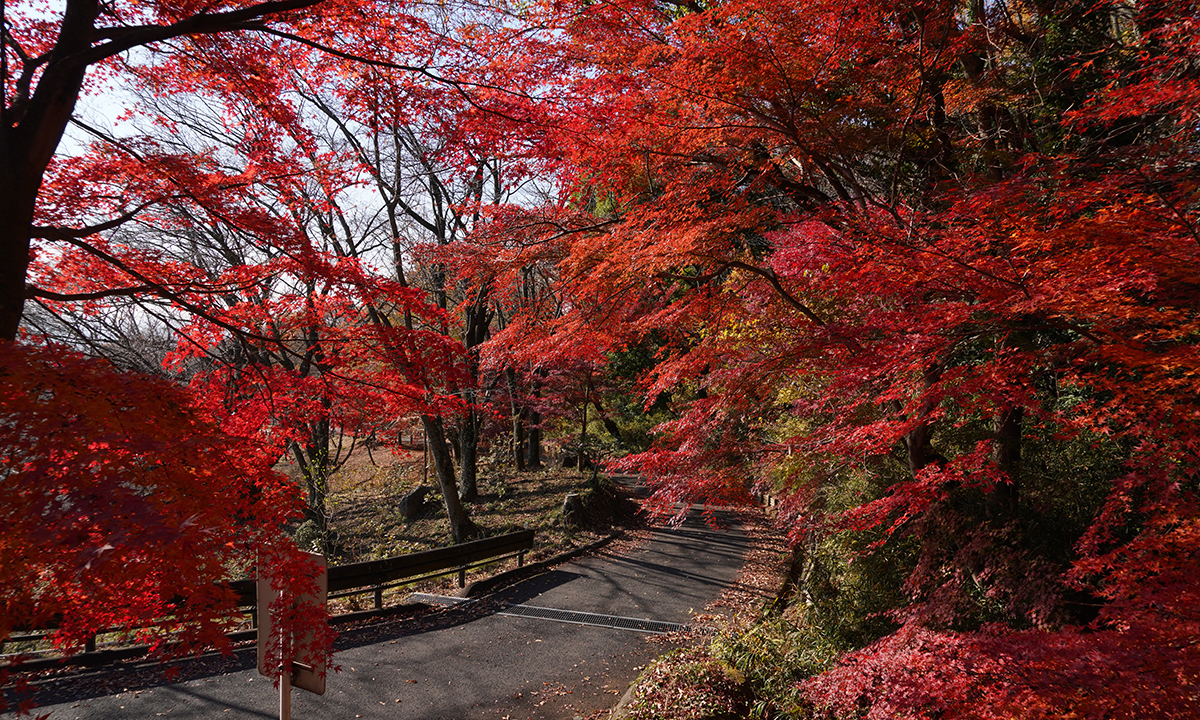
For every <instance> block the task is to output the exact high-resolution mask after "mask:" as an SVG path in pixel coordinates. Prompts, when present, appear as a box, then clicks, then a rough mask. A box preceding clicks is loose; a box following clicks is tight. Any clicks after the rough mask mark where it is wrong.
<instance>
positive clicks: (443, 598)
mask: <svg viewBox="0 0 1200 720" xmlns="http://www.w3.org/2000/svg"><path fill="white" fill-rule="evenodd" d="M408 599H409V600H412V601H413V602H421V603H425V604H427V605H447V606H453V605H461V604H462V603H465V602H471V598H461V597H454V596H452V595H430V594H428V593H413V594H412V595H409V596H408Z"/></svg>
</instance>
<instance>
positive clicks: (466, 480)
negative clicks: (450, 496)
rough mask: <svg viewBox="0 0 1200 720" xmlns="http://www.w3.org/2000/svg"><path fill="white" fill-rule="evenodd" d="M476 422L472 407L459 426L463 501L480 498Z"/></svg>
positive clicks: (460, 486)
mask: <svg viewBox="0 0 1200 720" xmlns="http://www.w3.org/2000/svg"><path fill="white" fill-rule="evenodd" d="M472 394H473V393H472ZM476 422H477V421H476V414H475V411H474V410H473V409H472V410H469V411H468V412H467V415H466V417H465V418H463V422H462V424H461V425H460V426H459V428H458V443H459V464H458V473H459V482H458V496H459V498H461V499H462V501H463V502H474V501H475V500H476V499H478V498H479V481H478V469H477V460H478V457H479V432H478V430H479V428H478V427H477V426H476Z"/></svg>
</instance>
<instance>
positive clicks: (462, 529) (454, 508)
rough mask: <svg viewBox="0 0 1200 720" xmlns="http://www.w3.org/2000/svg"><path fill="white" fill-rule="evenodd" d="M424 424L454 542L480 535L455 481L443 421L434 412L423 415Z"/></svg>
mask: <svg viewBox="0 0 1200 720" xmlns="http://www.w3.org/2000/svg"><path fill="white" fill-rule="evenodd" d="M421 424H422V425H423V426H424V428H425V442H426V444H427V445H428V447H429V454H430V455H432V456H433V466H434V469H435V470H436V471H437V478H438V486H439V487H440V488H441V490H442V501H443V502H444V503H445V507H446V517H447V518H449V520H450V532H451V534H452V535H453V536H454V542H456V543H461V542H466V541H467V540H470V539H471V538H473V537H476V536H478V535H479V526H477V525H476V524H475V523H474V522H472V521H471V518H470V517H469V516H468V515H467V510H466V508H464V507H463V504H462V501H461V500H460V499H459V497H458V486H457V484H456V483H455V481H454V480H455V478H454V462H453V461H452V460H451V459H450V445H449V443H447V442H446V432H445V428H443V427H442V420H441V418H438V417H434V416H432V415H422V416H421Z"/></svg>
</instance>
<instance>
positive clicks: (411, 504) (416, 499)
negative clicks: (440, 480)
mask: <svg viewBox="0 0 1200 720" xmlns="http://www.w3.org/2000/svg"><path fill="white" fill-rule="evenodd" d="M432 491H433V488H431V487H429V486H428V485H418V486H417V487H415V488H413V489H412V490H409V491H408V492H407V493H405V495H404V497H402V498H400V508H399V510H400V515H401V516H402V517H403V518H404V519H405V520H412V519H413V518H415V517H416V516H417V515H420V514H421V511H422V510H424V509H425V496H426V495H428V494H429V493H430V492H432Z"/></svg>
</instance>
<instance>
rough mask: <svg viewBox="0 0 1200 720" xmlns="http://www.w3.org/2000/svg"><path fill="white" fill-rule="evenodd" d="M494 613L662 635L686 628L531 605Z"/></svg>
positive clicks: (677, 624)
mask: <svg viewBox="0 0 1200 720" xmlns="http://www.w3.org/2000/svg"><path fill="white" fill-rule="evenodd" d="M496 614H497V615H509V616H513V617H524V618H536V619H538V620H553V621H555V622H561V623H571V624H573V625H592V626H595V627H603V628H611V629H613V630H634V631H637V632H644V633H651V634H654V635H664V634H666V633H672V632H679V631H681V630H687V625H681V624H679V623H673V622H663V621H661V620H642V619H639V618H629V617H619V616H616V615H597V614H596V613H586V612H576V611H574V610H555V609H554V608H544V607H534V606H532V605H510V606H508V608H507V609H505V610H501V611H500V612H498V613H496Z"/></svg>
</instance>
